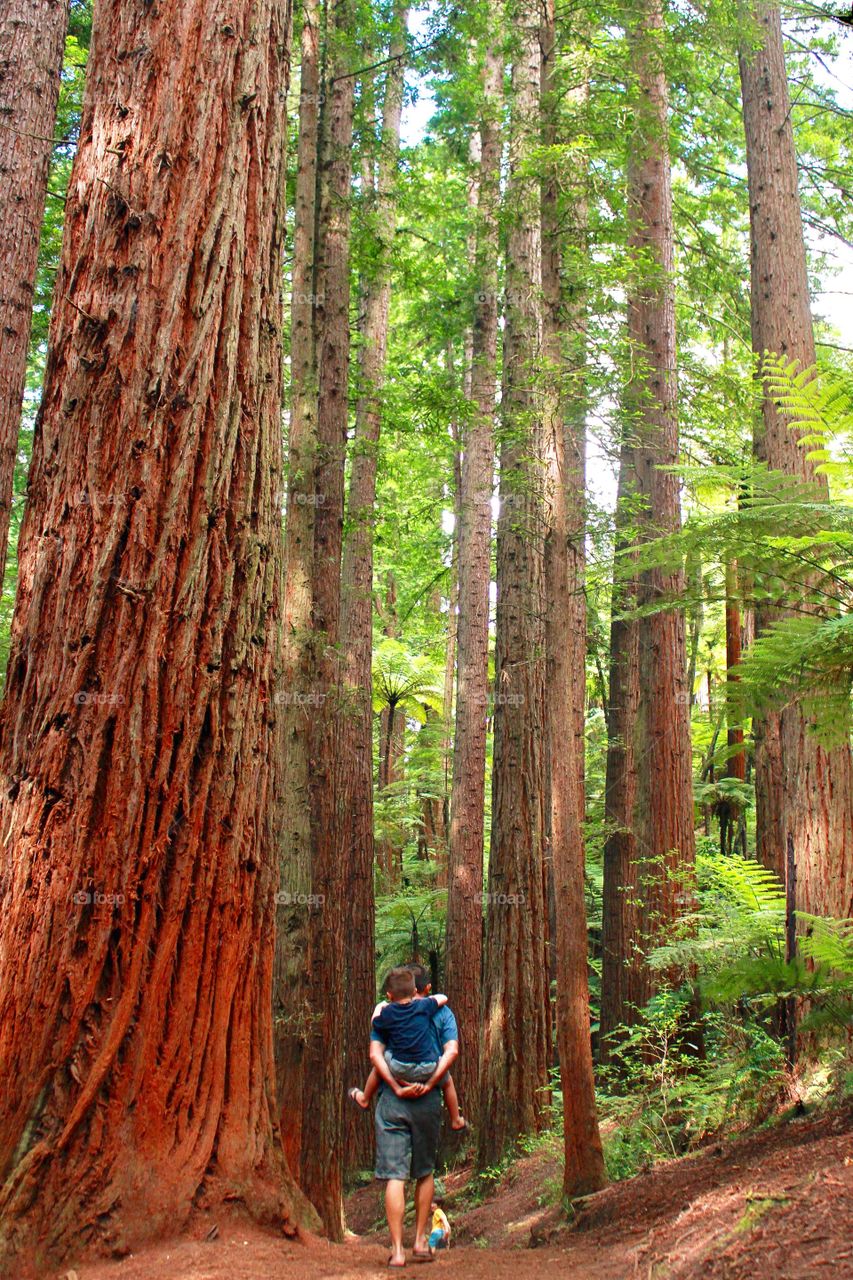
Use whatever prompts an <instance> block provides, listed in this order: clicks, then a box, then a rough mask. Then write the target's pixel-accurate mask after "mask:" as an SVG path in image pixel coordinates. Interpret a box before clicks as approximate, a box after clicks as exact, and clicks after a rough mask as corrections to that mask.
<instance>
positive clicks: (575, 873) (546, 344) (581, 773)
mask: <svg viewBox="0 0 853 1280" xmlns="http://www.w3.org/2000/svg"><path fill="white" fill-rule="evenodd" d="M541 44H542V142H543V145H544V146H545V147H547V148H549V149H551V154H555V153H556V148H557V147H558V146H559V145H560V144H565V141H566V138H565V135H564V132H563V129H562V128H561V123H562V120H564V119H565V115H564V112H565V104H561V92H560V90H561V86H560V84H559V82H558V79H557V75H556V51H557V42H556V28H555V20H554V5H553V0H546V3H545V6H544V11H543V21H542V40H541ZM576 92H577V91H576ZM561 105H562V107H563V110H562V112H561ZM560 177H561V174H560V171H559V167H558V163H557V162H556V161H554V162H552V163H551V164H550V165H549V166H548V167H547V168H546V171H545V175H544V178H543V182H542V196H541V205H542V359H543V365H544V369H543V383H544V387H543V393H544V396H543V398H544V405H543V434H544V462H545V496H546V505H547V520H548V526H547V533H546V539H545V648H546V659H547V681H546V683H547V696H546V699H545V722H546V733H547V742H548V766H549V784H550V785H549V787H548V795H549V800H550V812H549V818H550V836H551V864H552V874H553V884H554V905H555V912H554V916H555V926H556V929H555V938H554V942H555V959H556V966H555V967H556V980H557V995H556V1015H557V1049H558V1053H559V1059H560V1079H561V1084H562V1094H563V1129H564V1147H565V1166H564V1175H563V1190H564V1194H565V1195H567V1196H577V1195H585V1194H587V1193H589V1192H591V1191H597V1190H598V1189H599V1188H600V1187H602V1186H604V1183H605V1182H606V1180H607V1178H606V1174H605V1169H604V1154H603V1151H602V1146H601V1135H600V1133H599V1129H598V1115H597V1112H596V1106H595V1077H594V1074H593V1066H592V1040H591V1031H590V1014H589V977H588V963H589V961H588V941H587V926H586V894H585V870H586V867H585V861H586V859H585V848H584V820H585V809H586V804H585V794H586V788H585V759H584V756H585V735H584V712H585V705H586V607H585V597H584V580H585V572H584V560H585V556H584V537H585V524H586V521H585V512H584V507H585V503H584V474H585V466H584V464H585V430H584V428H585V422H584V408H585V400H586V397H585V395H584V391H585V386H584V366H585V363H586V361H585V351H584V348H583V344H582V343H581V344H575V343H574V342H573V341H572V338H571V337H569V336H568V335H572V336H573V335H575V334H576V333H577V332H578V329H577V328H576V327H575V326H578V327H579V330H580V332H581V333H582V332H583V329H584V325H585V316H586V308H585V299H584V297H583V291H582V290H575V291H573V294H572V297H571V299H570V298H569V296H568V295H569V287H568V278H569V269H568V264H566V270H565V271H564V270H562V265H563V252H562V249H563V243H564V227H563V217H564V214H565V210H564V209H562V208H561V202H560V196H559V191H560ZM572 206H573V209H574V212H575V216H576V218H577V217H579V219H580V220H581V225H583V224H584V223H585V221H586V186H585V181H584V179H583V178H582V177H581V179H580V181H579V182H578V184H577V188H576V189H575V190H574V191H573V192H572ZM584 229H585V228H584ZM575 234H576V235H577V227H576V231H575ZM578 345H579V346H580V349H578Z"/></svg>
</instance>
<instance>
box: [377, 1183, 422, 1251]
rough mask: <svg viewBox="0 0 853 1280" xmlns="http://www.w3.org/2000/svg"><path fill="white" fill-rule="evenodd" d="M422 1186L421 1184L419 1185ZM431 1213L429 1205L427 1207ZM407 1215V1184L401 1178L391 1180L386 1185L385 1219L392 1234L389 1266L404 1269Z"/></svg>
mask: <svg viewBox="0 0 853 1280" xmlns="http://www.w3.org/2000/svg"><path fill="white" fill-rule="evenodd" d="M418 1186H420V1183H418ZM427 1212H429V1205H427ZM405 1213H406V1184H405V1182H403V1181H401V1180H400V1179H399V1178H389V1179H388V1181H387V1182H386V1183H385V1217H386V1218H387V1219H388V1230H389V1231H390V1233H391V1256H390V1258H389V1259H388V1265H389V1266H391V1267H404V1266H405V1265H406V1255H405V1253H404V1252H403V1218H404V1216H405Z"/></svg>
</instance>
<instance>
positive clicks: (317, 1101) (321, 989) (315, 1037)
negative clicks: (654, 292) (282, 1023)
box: [299, 0, 354, 1240]
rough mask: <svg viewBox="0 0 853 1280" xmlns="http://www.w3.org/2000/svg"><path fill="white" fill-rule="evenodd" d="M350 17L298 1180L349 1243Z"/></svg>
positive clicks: (327, 444)
mask: <svg viewBox="0 0 853 1280" xmlns="http://www.w3.org/2000/svg"><path fill="white" fill-rule="evenodd" d="M351 21H352V13H351V9H350V6H349V4H348V3H346V0H336V2H335V3H334V5H331V6H330V12H329V15H328V18H327V24H328V25H329V31H328V34H327V42H328V47H327V51H326V61H327V88H326V99H327V100H326V103H325V110H326V111H327V113H328V119H327V122H326V127H325V129H324V130H323V132H322V139H321V151H320V164H319V183H318V190H319V198H318V218H317V243H316V253H317V272H316V280H317V290H316V293H317V296H316V324H317V379H318V399H317V460H316V470H315V493H316V496H317V502H316V506H315V508H314V513H315V518H314V564H313V577H312V604H313V610H312V624H313V632H314V635H313V643H314V663H315V671H316V689H317V691H318V694H319V698H320V701H319V704H318V705H317V706H316V707H314V708H312V714H311V718H310V724H309V751H310V755H309V770H310V773H309V797H310V822H311V889H312V894H311V897H312V902H311V905H310V906H309V909H308V915H309V924H308V937H309V948H308V952H307V954H306V956H305V957H304V960H305V968H306V982H307V987H308V1000H309V1007H310V1018H309V1020H308V1023H307V1028H306V1050H305V1055H306V1067H307V1070H306V1071H305V1074H304V1078H303V1086H302V1131H303V1137H302V1144H301V1148H300V1162H299V1185H300V1186H301V1187H302V1189H303V1191H304V1192H305V1193H306V1195H307V1196H308V1197H309V1198H310V1200H311V1202H312V1204H313V1205H314V1206H315V1207H316V1209H317V1211H318V1213H319V1214H320V1217H321V1219H322V1222H323V1226H324V1228H325V1230H326V1232H327V1234H328V1235H329V1236H330V1237H331V1238H332V1239H333V1240H341V1239H343V1233H344V1222H343V1200H342V1192H343V1146H342V1140H343V1104H344V1091H343V1053H342V1052H341V1046H342V1043H343V1027H344V955H345V944H344V925H343V921H344V906H343V899H344V871H345V866H346V862H347V858H348V855H349V851H350V846H349V840H348V838H347V834H346V827H345V822H344V809H343V795H342V791H341V787H340V778H341V725H342V714H341V712H342V707H343V701H342V689H341V667H340V659H339V651H338V641H339V628H340V606H341V588H340V580H341V557H342V549H343V523H344V458H345V454H346V435H347V418H348V385H349V297H350V286H349V232H350V187H351V181H352V117H353V93H354V79H353V77H352V76H351V75H350V74H349V72H350V70H351V66H350V55H349V40H350V33H349V24H350V23H351Z"/></svg>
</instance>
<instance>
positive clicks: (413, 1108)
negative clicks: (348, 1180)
mask: <svg viewBox="0 0 853 1280" xmlns="http://www.w3.org/2000/svg"><path fill="white" fill-rule="evenodd" d="M375 1125H376V1177H377V1178H380V1179H382V1180H387V1179H388V1178H399V1179H401V1180H402V1181H404V1182H405V1181H406V1180H407V1179H409V1178H425V1177H426V1176H427V1174H429V1173H432V1172H433V1171H434V1169H435V1159H436V1153H437V1152H438V1136H439V1132H440V1130H441V1094H440V1093H439V1091H438V1090H437V1089H433V1090H432V1091H431V1092H430V1093H425V1094H424V1095H423V1097H422V1098H398V1097H397V1095H396V1094H395V1093H394V1092H393V1091H392V1090H391V1089H388V1088H385V1087H383V1089H382V1090H381V1092H380V1094H379V1101H378V1102H377V1104H376V1115H375Z"/></svg>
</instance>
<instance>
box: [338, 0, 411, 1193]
mask: <svg viewBox="0 0 853 1280" xmlns="http://www.w3.org/2000/svg"><path fill="white" fill-rule="evenodd" d="M407 14H408V8H407V6H406V5H405V4H398V6H397V8H396V10H395V14H394V31H393V34H392V39H391V41H390V45H389V49H388V55H389V57H390V58H391V59H392V61H391V63H390V66H389V68H388V72H387V74H386V77H385V92H384V96H383V102H382V132H381V136H380V139H379V161H378V167H377V174H376V187H375V206H374V211H375V227H376V235H377V239H378V246H377V248H378V252H377V254H376V260H375V263H374V272H373V275H372V276H371V277H370V278H369V279H365V280H364V281H363V311H362V337H363V345H362V348H361V352H360V358H359V398H358V401H357V404H356V414H355V442H354V445H353V449H352V469H351V473H350V488H349V497H348V505H347V524H348V529H347V535H346V540H345V543H344V553H343V568H342V575H341V592H342V598H341V650H342V652H343V654H344V661H345V663H346V671H345V682H346V689H347V694H346V701H345V705H344V707H343V721H342V725H341V732H342V735H343V742H342V748H341V755H342V759H341V770H342V788H343V791H344V796H345V799H344V806H345V811H346V813H347V829H348V834H349V854H348V857H347V866H346V889H345V894H344V911H345V919H344V931H345V937H346V961H345V963H346V992H347V994H346V1000H345V1025H344V1074H345V1084H346V1085H347V1086H352V1085H356V1084H359V1083H360V1082H361V1081H362V1080H363V1078H364V1075H365V1072H366V1069H367V1061H368V1050H369V1039H370V1033H369V1026H370V1015H371V1012H372V1009H373V1005H374V1003H375V1001H374V995H375V986H376V974H375V956H374V951H375V942H374V915H375V909H376V908H375V902H374V893H373V866H374V840H373V707H372V686H373V679H372V652H373V520H374V507H375V503H376V465H377V445H378V441H379V435H380V432H381V429H382V416H383V414H382V392H383V387H384V382H385V354H386V349H387V341H388V314H389V308H390V303H391V254H392V250H393V244H394V231H395V227H396V221H397V201H396V189H395V187H396V176H397V165H398V160H399V151H400V120H401V117H402V110H403V80H404V74H405V61H404V53H405V31H406V19H407ZM372 178H373V173H372V171H371V173H370V175H369V179H370V180H372ZM372 1155H373V1131H372V1126H371V1125H370V1124H369V1123H366V1122H365V1117H364V1116H362V1115H361V1113H360V1112H358V1111H357V1110H356V1108H354V1107H350V1108H348V1110H347V1111H346V1112H345V1115H344V1164H345V1168H346V1169H356V1168H364V1167H366V1166H367V1165H368V1164H369V1163H370V1161H371V1159H372Z"/></svg>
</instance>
